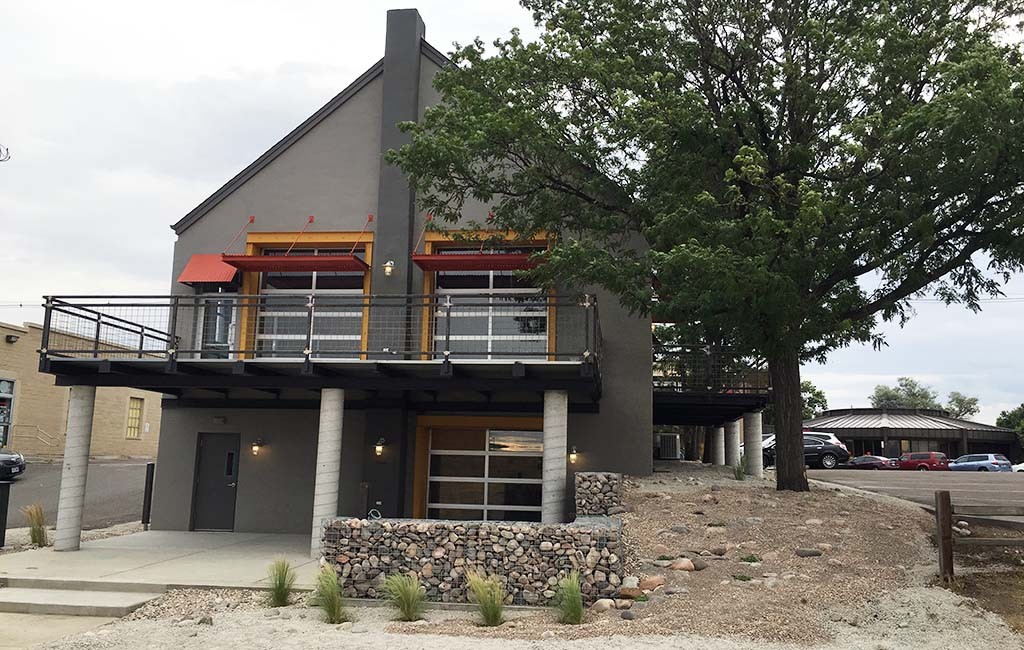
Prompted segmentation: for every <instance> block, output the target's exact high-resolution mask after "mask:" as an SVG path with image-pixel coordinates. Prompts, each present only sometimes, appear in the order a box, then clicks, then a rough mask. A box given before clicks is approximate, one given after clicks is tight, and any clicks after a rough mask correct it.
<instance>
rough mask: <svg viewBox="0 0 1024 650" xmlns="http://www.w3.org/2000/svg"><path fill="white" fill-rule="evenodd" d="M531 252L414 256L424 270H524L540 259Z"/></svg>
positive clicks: (417, 264)
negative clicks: (535, 257) (533, 256)
mask: <svg viewBox="0 0 1024 650" xmlns="http://www.w3.org/2000/svg"><path fill="white" fill-rule="evenodd" d="M530 257H531V256H530V254H529V253H493V254H491V253H469V254H461V253H457V254H451V255H418V254H414V255H413V256H412V261H413V262H415V263H416V266H418V267H420V268H421V269H423V270H424V271H523V270H526V269H532V268H535V267H536V266H537V264H538V261H537V260H535V259H531V258H530Z"/></svg>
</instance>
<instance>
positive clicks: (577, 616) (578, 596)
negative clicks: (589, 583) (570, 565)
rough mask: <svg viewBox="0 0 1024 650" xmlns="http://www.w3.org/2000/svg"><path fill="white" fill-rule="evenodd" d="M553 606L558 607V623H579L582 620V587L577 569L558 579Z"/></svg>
mask: <svg viewBox="0 0 1024 650" xmlns="http://www.w3.org/2000/svg"><path fill="white" fill-rule="evenodd" d="M555 607H557V608H558V622H559V623H565V624H566V625H579V624H580V623H582V622H583V589H582V587H581V585H580V572H579V571H572V572H571V573H570V574H569V575H567V576H566V577H564V578H562V579H561V580H559V581H558V588H557V589H556V590H555Z"/></svg>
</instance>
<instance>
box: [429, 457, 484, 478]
mask: <svg viewBox="0 0 1024 650" xmlns="http://www.w3.org/2000/svg"><path fill="white" fill-rule="evenodd" d="M491 466H492V467H493V466H494V460H493V459H492V460H491ZM430 475H431V476H478V477H480V478H483V476H484V457H483V456H438V455H432V456H431V457H430Z"/></svg>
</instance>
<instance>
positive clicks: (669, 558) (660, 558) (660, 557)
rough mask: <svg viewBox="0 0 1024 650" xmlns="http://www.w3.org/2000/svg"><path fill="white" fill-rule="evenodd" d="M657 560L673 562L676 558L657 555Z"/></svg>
mask: <svg viewBox="0 0 1024 650" xmlns="http://www.w3.org/2000/svg"><path fill="white" fill-rule="evenodd" d="M658 559H659V560H674V559H676V556H674V555H659V556H658Z"/></svg>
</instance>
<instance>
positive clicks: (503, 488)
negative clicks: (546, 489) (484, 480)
mask: <svg viewBox="0 0 1024 650" xmlns="http://www.w3.org/2000/svg"><path fill="white" fill-rule="evenodd" d="M540 492H541V485H540V483H489V484H488V485H487V503H488V504H490V505H500V506H539V505H540Z"/></svg>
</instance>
